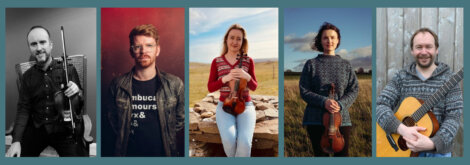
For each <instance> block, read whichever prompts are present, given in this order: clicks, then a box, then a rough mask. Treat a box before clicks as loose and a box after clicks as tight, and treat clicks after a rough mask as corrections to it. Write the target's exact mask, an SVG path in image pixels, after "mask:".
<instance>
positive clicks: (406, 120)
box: [398, 116, 416, 151]
mask: <svg viewBox="0 0 470 165" xmlns="http://www.w3.org/2000/svg"><path fill="white" fill-rule="evenodd" d="M402 123H403V124H404V125H405V126H407V127H413V126H415V125H416V122H415V121H414V120H413V118H411V117H409V116H408V117H405V118H404V119H403V121H402ZM398 147H400V149H401V150H403V151H406V150H408V146H406V140H405V139H403V137H402V136H400V137H399V138H398Z"/></svg>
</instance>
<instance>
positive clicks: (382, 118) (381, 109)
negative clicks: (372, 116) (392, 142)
mask: <svg viewBox="0 0 470 165" xmlns="http://www.w3.org/2000/svg"><path fill="white" fill-rule="evenodd" d="M399 81H400V80H399V73H398V74H396V75H395V77H393V79H392V80H390V82H389V83H387V85H386V86H385V88H384V89H383V90H382V93H381V94H380V95H379V97H378V98H377V107H376V117H377V123H378V124H379V125H380V127H382V129H384V131H385V132H386V133H396V132H397V128H398V126H399V125H400V123H401V122H400V121H399V120H398V119H397V118H396V117H395V115H394V112H393V109H395V106H397V104H398V101H399V100H400V97H399V96H400V89H399V86H398V84H400V82H399Z"/></svg>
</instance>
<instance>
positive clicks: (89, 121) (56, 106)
mask: <svg viewBox="0 0 470 165" xmlns="http://www.w3.org/2000/svg"><path fill="white" fill-rule="evenodd" d="M5 14H6V16H5V17H6V18H5V25H6V26H5V32H6V36H5V40H6V41H8V42H6V50H5V60H6V62H5V64H6V65H5V70H6V74H5V77H6V79H7V80H6V90H5V92H6V93H5V95H6V96H8V97H6V105H5V108H6V112H5V119H6V120H5V126H6V127H5V129H6V130H5V134H6V137H5V141H6V144H5V149H6V154H5V156H6V157H20V156H21V157H38V156H40V157H58V156H66V157H95V156H96V94H95V91H96V9H95V8H6V9H5ZM65 38H66V40H65Z"/></svg>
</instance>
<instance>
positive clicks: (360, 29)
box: [284, 8, 372, 71]
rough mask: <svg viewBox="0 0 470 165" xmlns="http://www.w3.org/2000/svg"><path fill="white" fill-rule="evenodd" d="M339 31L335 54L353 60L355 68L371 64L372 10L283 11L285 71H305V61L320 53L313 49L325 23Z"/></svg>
mask: <svg viewBox="0 0 470 165" xmlns="http://www.w3.org/2000/svg"><path fill="white" fill-rule="evenodd" d="M325 21H326V22H330V23H332V24H334V25H335V26H337V27H338V28H339V29H340V33H341V44H340V46H339V47H338V49H336V54H338V55H340V56H341V57H342V58H345V59H347V60H350V62H351V64H352V65H353V67H354V68H358V67H363V68H364V69H370V68H371V65H372V63H371V62H372V9H368V8H287V9H285V10H284V70H287V69H291V70H294V71H302V68H303V65H304V63H305V61H306V60H308V59H311V58H314V57H316V56H317V55H318V54H319V53H320V52H316V51H313V50H312V49H311V48H310V45H311V44H312V41H313V38H314V37H315V36H316V35H317V32H318V29H319V28H320V26H321V25H322V24H323V22H325Z"/></svg>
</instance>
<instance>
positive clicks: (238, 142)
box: [216, 102, 256, 157]
mask: <svg viewBox="0 0 470 165" xmlns="http://www.w3.org/2000/svg"><path fill="white" fill-rule="evenodd" d="M222 107H223V102H219V103H218V104H217V110H216V111H217V112H216V120H217V128H219V133H220V138H221V139H222V144H223V146H224V151H225V154H226V155H227V157H250V155H251V141H252V140H253V133H254V132H255V125H256V111H255V106H254V105H253V103H252V102H246V103H245V111H244V112H243V113H241V114H239V115H238V116H236V117H235V116H233V115H231V114H229V113H227V112H225V111H224V110H223V109H222Z"/></svg>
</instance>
